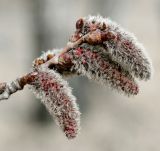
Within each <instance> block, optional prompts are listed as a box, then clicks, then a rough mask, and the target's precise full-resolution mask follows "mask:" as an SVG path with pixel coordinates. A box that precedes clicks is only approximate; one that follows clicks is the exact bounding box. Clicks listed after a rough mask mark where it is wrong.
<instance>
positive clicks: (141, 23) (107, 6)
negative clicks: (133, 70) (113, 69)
mask: <svg viewBox="0 0 160 151" xmlns="http://www.w3.org/2000/svg"><path fill="white" fill-rule="evenodd" d="M89 14H91V15H97V14H101V15H103V16H106V17H110V18H111V19H112V20H114V21H116V22H118V23H119V24H121V25H122V26H123V27H124V28H126V29H127V30H129V31H131V32H133V33H135V35H136V36H137V37H138V39H139V41H140V42H142V43H143V44H144V46H145V47H146V49H147V52H148V53H149V56H150V57H151V59H152V61H153V66H154V76H153V78H152V80H150V81H148V82H142V81H141V82H140V89H141V92H140V94H139V95H137V96H135V97H131V98H128V97H126V96H123V95H121V94H118V93H117V92H115V91H111V90H110V89H108V88H105V87H103V86H100V85H97V84H95V83H91V82H90V81H89V80H88V79H86V78H73V79H71V80H69V83H70V85H71V86H72V87H73V88H74V89H73V93H74V94H75V95H76V96H77V98H78V103H79V104H80V110H81V112H82V118H81V127H82V129H81V134H80V135H79V136H78V137H77V138H76V139H74V140H71V141H68V140H67V139H66V137H65V136H64V135H63V133H62V132H61V131H60V129H59V128H58V127H57V126H56V125H55V123H54V121H53V120H52V118H51V117H50V116H49V114H48V112H46V110H45V108H44V107H43V106H42V104H41V103H40V101H39V100H37V99H36V98H35V97H34V95H33V94H32V93H31V92H30V91H29V90H28V89H27V88H26V89H25V90H24V91H21V92H18V93H16V94H14V95H13V96H12V97H11V98H10V99H9V100H7V101H2V102H0V151H22V150H23V151H53V150H54V151H82V150H83V151H135V150H136V151H151V150H152V151H159V150H160V145H159V143H160V59H159V58H160V51H159V47H160V38H159V35H160V28H159V27H160V0H79V1H76V0H68V1H66V0H0V69H1V70H0V81H1V82H2V81H11V80H13V79H15V78H16V77H18V76H20V75H23V74H25V73H27V72H28V71H30V69H31V63H32V61H33V60H34V58H36V57H38V56H39V55H40V54H41V52H42V51H46V50H48V49H52V48H61V47H64V46H65V45H66V43H67V41H68V37H69V36H70V35H71V33H72V32H73V30H74V29H75V22H76V20H77V19H78V18H80V17H84V16H87V15H89Z"/></svg>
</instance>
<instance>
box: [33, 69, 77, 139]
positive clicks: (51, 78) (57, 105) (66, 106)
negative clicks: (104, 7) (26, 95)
mask: <svg viewBox="0 0 160 151" xmlns="http://www.w3.org/2000/svg"><path fill="white" fill-rule="evenodd" d="M37 72H38V74H37V77H36V80H35V81H34V82H32V83H31V85H32V86H31V88H32V90H33V92H34V93H35V94H36V96H37V97H38V98H40V99H41V101H42V103H43V104H44V105H45V106H46V108H47V110H48V111H49V112H50V114H51V115H52V116H53V117H54V118H55V120H56V123H57V124H58V125H59V126H60V128H61V129H62V130H63V131H64V133H65V135H66V136H67V138H69V139H71V138H74V137H76V136H77V134H78V131H79V124H80V112H79V109H78V106H77V104H76V98H75V97H74V96H73V95H72V92H71V88H70V87H69V86H68V83H67V82H66V81H64V80H63V79H62V77H61V76H60V75H59V74H58V73H56V72H55V71H54V70H49V69H39V70H38V71H37Z"/></svg>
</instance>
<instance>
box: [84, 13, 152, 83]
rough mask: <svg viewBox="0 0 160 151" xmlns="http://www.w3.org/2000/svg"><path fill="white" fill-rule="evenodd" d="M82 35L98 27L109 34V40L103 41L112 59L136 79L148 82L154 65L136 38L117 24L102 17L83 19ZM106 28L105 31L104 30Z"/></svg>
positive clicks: (106, 52)
mask: <svg viewBox="0 0 160 151" xmlns="http://www.w3.org/2000/svg"><path fill="white" fill-rule="evenodd" d="M83 20H84V23H83V26H82V27H81V28H82V29H81V34H82V35H85V34H87V33H88V32H89V31H90V30H91V28H93V27H94V26H96V28H97V29H100V30H102V32H108V38H107V40H105V41H102V44H103V47H104V48H105V49H106V51H105V52H104V54H108V55H109V56H110V59H112V60H113V61H115V62H117V63H118V64H120V65H121V66H122V67H123V68H124V69H125V70H127V71H129V72H131V73H132V74H133V75H134V76H135V77H137V78H139V79H142V80H148V79H150V77H151V74H152V65H151V61H150V59H149V58H148V57H147V54H146V52H145V49H144V47H143V46H142V44H140V43H139V42H138V41H137V39H136V37H135V36H134V35H133V34H132V33H129V32H127V31H126V30H124V29H123V28H122V27H120V26H119V25H118V24H117V23H115V22H113V21H111V20H110V19H108V18H103V17H101V16H88V17H85V18H83ZM104 27H105V29H103V28H104Z"/></svg>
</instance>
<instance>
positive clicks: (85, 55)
mask: <svg viewBox="0 0 160 151" xmlns="http://www.w3.org/2000/svg"><path fill="white" fill-rule="evenodd" d="M86 45H87V47H88V49H84V48H83V46H84V44H83V45H82V46H81V47H79V48H76V49H72V50H71V53H72V55H73V63H74V66H73V70H76V71H77V73H78V74H81V75H84V76H87V77H88V78H89V79H91V80H94V81H97V82H99V83H101V84H103V85H107V84H109V85H110V87H111V88H114V89H117V90H119V91H121V92H125V94H127V95H136V94H137V93H138V91H139V89H138V85H137V84H136V82H135V81H134V79H133V77H132V75H130V74H129V72H128V71H125V70H124V69H122V68H121V67H120V66H119V65H118V64H116V63H114V62H113V61H111V60H106V58H105V59H104V58H102V57H101V56H100V54H99V53H97V52H93V51H92V50H91V49H89V45H88V44H86ZM91 48H92V47H91Z"/></svg>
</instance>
